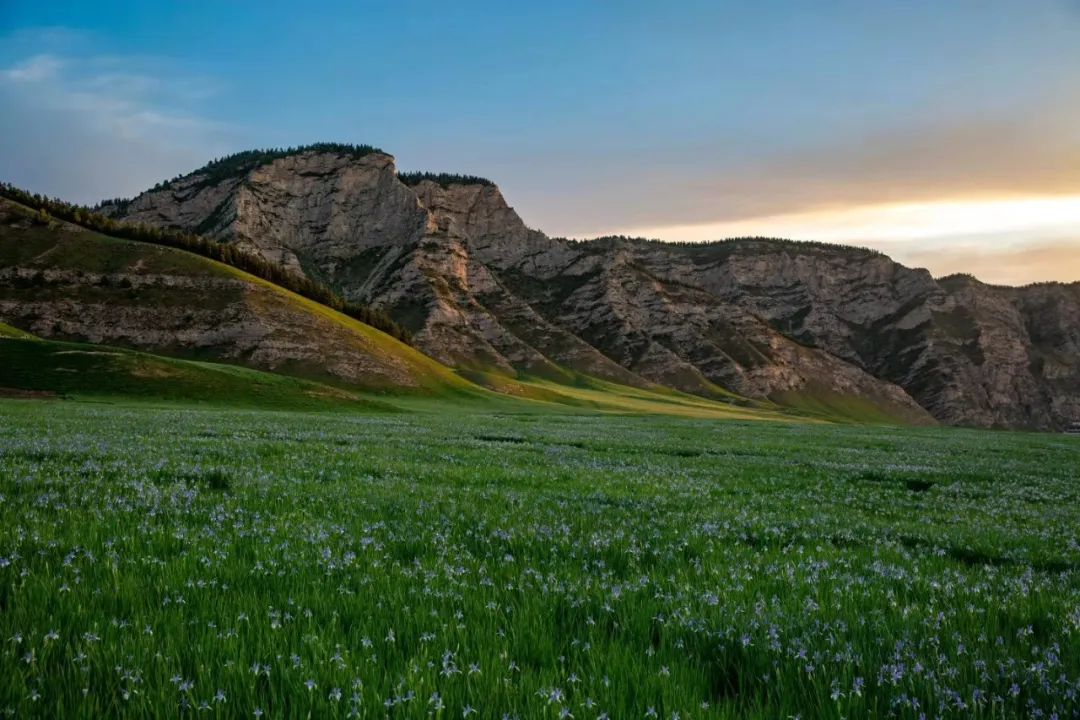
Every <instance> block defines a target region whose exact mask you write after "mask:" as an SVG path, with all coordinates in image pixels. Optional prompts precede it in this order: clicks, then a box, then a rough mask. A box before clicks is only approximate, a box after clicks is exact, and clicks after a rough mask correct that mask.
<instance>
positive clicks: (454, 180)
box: [398, 172, 495, 190]
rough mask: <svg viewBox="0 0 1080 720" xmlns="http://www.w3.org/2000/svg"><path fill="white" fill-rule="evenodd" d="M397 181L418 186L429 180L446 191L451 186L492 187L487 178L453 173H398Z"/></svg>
mask: <svg viewBox="0 0 1080 720" xmlns="http://www.w3.org/2000/svg"><path fill="white" fill-rule="evenodd" d="M398 180H400V181H401V182H403V183H405V184H406V185H419V184H420V183H422V182H423V181H425V180H429V181H431V182H433V183H435V184H436V185H438V186H439V187H441V188H442V189H444V190H445V189H446V188H448V187H450V186H451V185H494V184H495V183H493V182H491V181H490V180H488V179H487V178H482V177H477V176H476V175H458V174H455V173H430V172H408V173H402V172H399V173H398Z"/></svg>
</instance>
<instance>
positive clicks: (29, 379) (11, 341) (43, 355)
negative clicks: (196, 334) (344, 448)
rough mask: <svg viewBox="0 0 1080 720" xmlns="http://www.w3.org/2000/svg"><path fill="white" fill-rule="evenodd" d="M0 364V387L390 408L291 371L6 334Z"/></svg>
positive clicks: (128, 398)
mask: <svg viewBox="0 0 1080 720" xmlns="http://www.w3.org/2000/svg"><path fill="white" fill-rule="evenodd" d="M2 330H3V328H2V327H0V334H2ZM0 366H2V367H3V370H2V371H0V393H3V392H8V393H9V394H14V393H13V392H12V391H16V392H18V394H21V395H31V396H37V397H62V398H66V399H76V400H98V401H100V400H107V401H111V402H120V403H131V402H153V403H170V404H172V403H181V404H185V405H212V406H230V407H252V408H263V409H277V410H309V411H316V410H323V411H340V410H351V411H375V410H393V409H394V408H392V407H391V406H389V405H386V404H384V403H380V402H377V401H375V400H372V399H370V398H364V397H361V396H359V395H357V394H356V393H352V392H348V391H346V390H342V389H340V388H335V387H331V386H328V385H322V384H319V383H314V382H309V381H306V380H300V379H297V378H291V377H286V376H283V375H274V374H271V373H264V372H259V371H258V370H252V369H250V368H243V367H236V366H232V365H220V364H214V363H204V362H193V361H188V360H177V359H173V358H164V357H160V356H156V355H150V354H147V353H141V352H135V351H132V350H124V349H120V348H112V347H104V346H100V345H84V344H79V343H63V342H50V341H43V340H33V339H17V338H13V337H9V338H5V339H0Z"/></svg>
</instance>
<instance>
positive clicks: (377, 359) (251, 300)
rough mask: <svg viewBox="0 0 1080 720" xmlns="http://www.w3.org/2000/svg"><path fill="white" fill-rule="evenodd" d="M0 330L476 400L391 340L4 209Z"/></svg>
mask: <svg viewBox="0 0 1080 720" xmlns="http://www.w3.org/2000/svg"><path fill="white" fill-rule="evenodd" d="M0 319H2V320H3V321H4V322H6V323H7V324H9V325H11V326H14V327H17V328H19V329H21V330H25V331H28V332H30V333H33V334H35V335H38V336H41V337H48V338H50V339H53V340H68V341H77V342H89V343H102V344H108V345H116V346H122V347H128V348H136V349H140V350H146V351H151V352H158V353H163V354H166V355H174V356H180V357H184V358H189V359H198V360H214V361H226V362H230V363H235V364H242V365H247V366H249V367H252V368H257V369H261V370H270V371H276V372H285V373H287V374H292V375H297V376H301V377H306V378H309V379H314V380H321V381H329V382H332V383H336V384H339V385H344V386H347V387H350V388H355V389H360V390H369V391H381V390H394V391H401V392H413V393H419V394H425V393H443V392H450V391H455V390H464V389H473V388H474V386H472V385H471V384H470V383H467V382H466V381H464V380H462V379H461V378H459V377H457V376H456V375H455V374H454V373H453V372H451V371H450V370H449V369H448V368H446V367H444V366H442V365H440V364H439V363H437V362H434V361H433V360H431V359H430V358H428V357H426V356H424V355H423V354H421V353H420V352H418V351H416V350H415V349H414V348H411V347H409V346H407V345H405V344H403V343H401V342H399V341H397V340H395V339H394V338H392V337H390V336H389V335H386V334H384V333H382V332H380V331H378V330H375V329H374V328H372V327H369V326H367V325H364V324H363V323H360V322H357V321H356V320H353V319H352V318H349V317H346V316H344V315H342V314H340V313H337V312H335V311H333V310H331V309H330V308H327V307H325V306H322V305H319V304H317V303H314V302H312V301H310V300H308V299H306V298H303V297H300V296H299V295H296V294H294V293H291V292H289V291H287V290H284V289H282V288H280V287H278V286H276V285H273V284H271V283H269V282H266V281H264V280H261V279H259V278H256V277H254V276H252V275H248V274H247V273H244V272H241V271H239V270H237V269H235V268H233V267H229V266H227V265H224V264H221V263H218V262H214V261H212V260H209V259H206V258H203V257H199V256H197V255H193V254H191V253H187V252H182V251H180V250H175V249H172V248H167V247H160V246H155V245H151V244H147V243H140V242H133V241H128V240H120V239H116V238H111V237H106V236H103V235H99V234H97V233H94V232H89V231H86V230H83V229H82V228H80V227H78V226H76V225H72V224H69V223H65V222H60V221H57V220H54V219H51V218H43V217H41V216H39V215H38V214H36V213H33V212H31V211H30V210H28V209H26V208H24V207H22V206H20V205H18V204H16V203H13V202H10V201H7V200H0ZM0 384H2V383H0Z"/></svg>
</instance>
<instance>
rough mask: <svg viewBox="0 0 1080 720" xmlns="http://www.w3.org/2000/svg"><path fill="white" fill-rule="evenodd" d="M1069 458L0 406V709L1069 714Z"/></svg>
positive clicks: (517, 422)
mask: <svg viewBox="0 0 1080 720" xmlns="http://www.w3.org/2000/svg"><path fill="white" fill-rule="evenodd" d="M1078 457H1080V441H1078V440H1077V439H1075V438H1069V437H1064V436H1052V435H1034V434H1004V433H991V432H975V431H966V430H949V429H938V428H908V429H896V428H888V427H878V428H871V427H858V426H838V425H826V424H816V425H811V424H796V423H761V422H749V421H715V420H701V419H688V418H677V417H661V416H611V415H609V416H600V415H558V414H547V415H531V414H505V413H494V412H489V413H487V414H483V415H481V414H469V413H464V412H461V411H460V409H457V410H456V411H455V412H444V411H442V410H440V409H439V407H438V406H435V405H432V406H429V407H427V408H426V409H425V411H423V412H413V413H407V414H369V415H343V414H301V413H273V412H252V411H223V410H181V409H176V410H167V409H139V408H115V407H104V406H102V407H96V406H91V405H80V404H76V403H59V402H51V403H50V402H30V401H11V400H9V401H2V402H0V715H8V716H10V715H14V716H16V717H49V718H101V717H180V716H183V717H188V716H191V717H267V718H270V717H273V718H296V717H327V718H335V717H338V718H343V717H349V716H352V717H367V718H384V717H392V718H414V717H416V718H422V717H442V718H468V717H471V716H473V715H475V717H476V718H502V717H510V718H513V717H517V718H560V717H563V718H565V717H573V718H575V719H577V720H594V719H596V718H610V719H615V718H652V717H656V718H664V719H665V720H675V719H680V720H681V719H686V718H727V717H755V718H789V717H801V718H807V719H809V718H817V717H822V718H840V717H846V718H868V717H904V718H908V717H910V718H918V717H921V716H922V714H923V713H925V715H926V717H931V718H933V717H950V718H951V717H985V718H1005V717H1042V718H1050V717H1055V716H1056V717H1059V718H1067V717H1075V714H1076V712H1077V711H1078V710H1080V703H1078V701H1077V698H1076V693H1077V691H1078V689H1080V686H1078V680H1080V574H1078V569H1080V544H1078V537H1077V536H1078V533H1080V484H1078V480H1077V477H1076V476H1077V466H1078V463H1077V458H1078Z"/></svg>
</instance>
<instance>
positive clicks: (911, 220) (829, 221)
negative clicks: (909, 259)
mask: <svg viewBox="0 0 1080 720" xmlns="http://www.w3.org/2000/svg"><path fill="white" fill-rule="evenodd" d="M1070 227H1071V228H1072V229H1074V230H1075V229H1076V228H1078V227H1080V195H1069V196H1062V197H1053V198H1016V199H1001V200H963V201H942V202H930V203H902V204H889V205H871V206H864V207H850V208H842V209H835V210H820V211H816V212H807V213H796V214H789V215H777V216H773V217H761V218H750V219H744V220H738V221H734V222H717V223H708V224H702V225H681V226H678V225H676V226H668V227H655V228H636V229H629V230H622V231H618V233H617V234H625V235H633V236H641V237H660V238H664V239H667V240H677V241H688V242H695V241H705V240H717V239H721V238H725V237H742V236H749V235H763V236H768V237H785V238H794V239H799V240H819V241H824V242H839V243H852V244H865V243H873V244H875V245H876V244H877V243H879V242H882V241H913V240H927V239H932V238H936V237H946V236H948V237H955V236H961V235H976V234H979V235H1000V234H1015V235H1016V236H1017V237H1018V238H1020V237H1022V236H1023V235H1024V234H1025V233H1029V234H1030V235H1033V236H1039V237H1044V236H1045V235H1046V233H1047V232H1048V231H1051V232H1052V231H1055V230H1064V229H1068V228H1070ZM1078 234H1080V232H1078Z"/></svg>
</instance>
